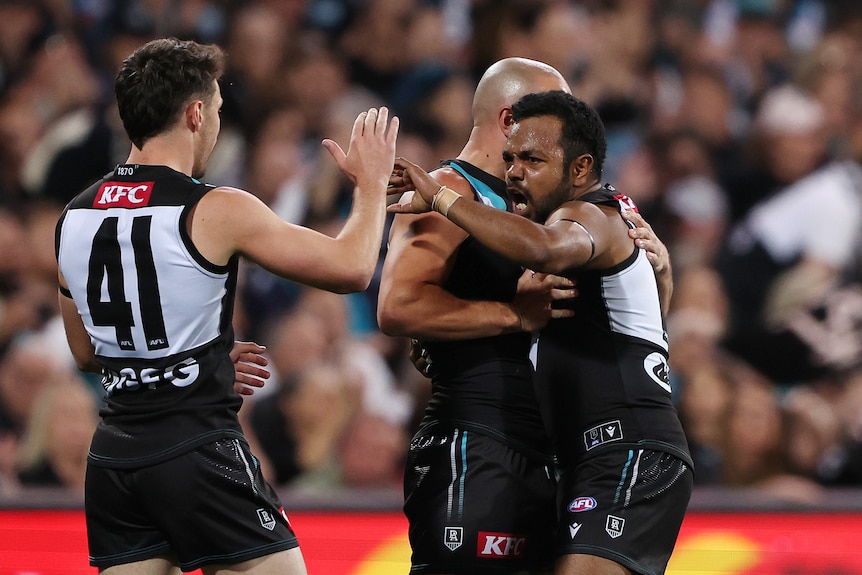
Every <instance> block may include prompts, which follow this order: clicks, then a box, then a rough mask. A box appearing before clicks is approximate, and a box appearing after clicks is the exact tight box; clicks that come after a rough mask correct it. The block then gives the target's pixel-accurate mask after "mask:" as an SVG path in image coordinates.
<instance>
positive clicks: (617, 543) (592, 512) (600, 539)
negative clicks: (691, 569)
mask: <svg viewBox="0 0 862 575" xmlns="http://www.w3.org/2000/svg"><path fill="white" fill-rule="evenodd" d="M559 481H560V486H559V494H560V498H559V503H558V505H560V512H561V515H560V517H561V520H560V525H559V527H558V530H557V543H558V546H557V554H558V555H567V554H585V555H596V556H599V557H604V558H606V559H610V560H612V561H616V562H617V563H620V564H621V565H624V566H625V567H627V568H628V569H630V570H631V571H633V572H635V573H638V574H640V575H658V574H660V573H664V572H665V568H666V566H667V563H668V561H669V560H670V556H671V553H672V552H673V548H674V545H676V538H677V535H679V529H680V527H681V525H682V520H683V517H684V516H685V512H686V509H687V508H688V501H689V499H690V497H691V490H692V483H693V478H692V470H691V469H690V468H689V466H688V465H687V464H686V463H685V462H684V461H681V460H680V459H678V458H677V457H675V456H673V455H671V454H669V453H664V452H661V451H651V450H644V449H640V450H638V449H631V450H629V449H622V450H617V449H614V450H606V451H605V452H604V453H600V454H598V455H596V456H594V457H591V458H590V459H588V460H586V461H585V462H583V463H581V464H580V465H578V466H577V467H576V468H575V469H574V470H573V471H572V472H571V473H564V474H563V475H562V476H561V477H560V480H559Z"/></svg>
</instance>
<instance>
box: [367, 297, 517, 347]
mask: <svg viewBox="0 0 862 575" xmlns="http://www.w3.org/2000/svg"><path fill="white" fill-rule="evenodd" d="M440 291H442V290H440ZM404 295H405V292H399V297H385V296H384V297H383V298H382V299H381V302H380V305H379V306H378V310H377V320H378V324H379V325H380V329H381V331H383V333H385V334H387V335H390V336H394V337H412V338H416V339H424V340H461V339H475V338H480V337H492V336H495V335H500V334H503V333H513V332H517V331H521V322H520V318H519V317H518V314H517V313H516V312H515V311H514V310H513V309H512V306H511V305H509V304H507V303H503V302H492V301H469V300H462V299H458V298H456V297H454V296H452V295H451V294H448V293H446V295H439V294H436V293H435V294H426V295H420V296H410V295H407V296H406V297H404Z"/></svg>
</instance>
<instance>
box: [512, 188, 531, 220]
mask: <svg viewBox="0 0 862 575" xmlns="http://www.w3.org/2000/svg"><path fill="white" fill-rule="evenodd" d="M509 197H510V198H512V208H513V209H514V211H515V213H516V214H521V215H523V213H524V211H526V209H527V197H526V196H525V195H524V194H522V193H520V192H519V191H517V190H516V189H514V188H509Z"/></svg>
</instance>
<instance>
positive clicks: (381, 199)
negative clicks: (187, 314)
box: [191, 108, 398, 293]
mask: <svg viewBox="0 0 862 575" xmlns="http://www.w3.org/2000/svg"><path fill="white" fill-rule="evenodd" d="M388 119H389V116H388V111H387V109H386V108H381V109H380V110H379V111H378V110H377V109H375V108H372V109H371V110H369V111H368V112H363V113H362V114H360V115H359V116H358V117H357V118H356V122H355V123H354V126H353V132H352V135H351V139H350V146H349V148H348V151H347V153H344V152H343V151H342V149H341V147H339V146H338V144H336V143H335V142H333V141H331V140H324V142H323V145H324V146H325V147H326V149H327V150H329V152H330V153H331V154H332V156H333V158H334V159H335V161H336V163H337V164H338V166H339V167H340V168H341V170H342V171H343V172H344V174H345V175H346V176H347V177H348V178H350V180H351V181H352V182H353V183H354V185H355V187H354V193H353V207H352V209H351V212H350V216H349V217H348V218H347V221H346V222H345V223H344V226H343V228H342V229H341V232H340V233H339V234H338V235H337V236H336V237H330V236H328V235H326V234H323V233H320V232H318V231H315V230H312V229H310V228H306V227H302V226H297V225H293V224H290V223H287V222H285V221H283V220H281V219H280V218H279V217H278V216H277V215H276V214H275V213H273V212H272V210H270V209H269V208H268V207H267V206H266V205H265V204H264V203H263V202H262V201H260V200H259V199H258V198H256V197H255V196H254V195H252V194H250V193H248V192H246V191H244V190H238V189H234V188H216V189H215V190H212V191H211V192H209V193H207V194H206V195H204V197H203V198H201V200H200V202H198V205H197V207H196V208H195V212H194V215H193V217H192V225H191V236H192V241H193V242H194V244H195V246H196V247H197V248H198V249H199V251H200V252H201V254H203V255H204V257H206V258H207V259H208V260H210V261H211V262H213V263H216V264H221V265H224V264H225V263H227V262H228V261H229V259H230V258H231V257H233V256H234V255H235V254H241V255H244V256H246V257H247V258H249V259H250V260H252V261H254V262H256V263H258V264H260V265H261V266H262V267H264V268H265V269H267V270H269V271H270V272H272V273H274V274H276V275H279V276H281V277H284V278H287V279H290V280H293V281H296V282H299V283H303V284H306V285H310V286H314V287H318V288H321V289H325V290H329V291H335V292H340V293H347V292H352V291H361V290H364V289H365V288H367V287H368V284H369V283H370V281H371V278H372V276H373V274H374V270H375V268H376V265H377V261H378V256H379V251H380V243H381V240H382V237H383V226H384V223H385V218H386V207H385V206H386V186H387V184H388V179H389V174H390V173H391V171H392V164H393V161H394V158H395V141H396V137H397V133H398V118H392V121H391V122H389V121H388Z"/></svg>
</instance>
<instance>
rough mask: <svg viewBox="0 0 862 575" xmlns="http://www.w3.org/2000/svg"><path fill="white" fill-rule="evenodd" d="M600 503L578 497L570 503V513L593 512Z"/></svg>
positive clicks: (590, 498)
mask: <svg viewBox="0 0 862 575" xmlns="http://www.w3.org/2000/svg"><path fill="white" fill-rule="evenodd" d="M598 505H599V504H598V502H597V501H596V500H595V499H593V498H592V497H578V498H577V499H573V500H572V502H571V503H569V511H571V512H572V513H580V512H581V511H591V510H593V509H595V508H596V507H597V506H598Z"/></svg>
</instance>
